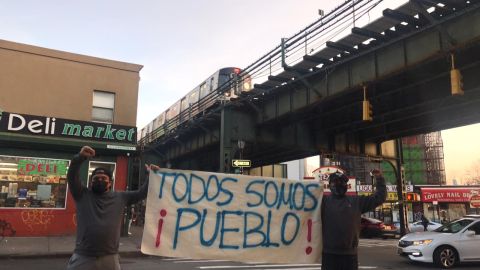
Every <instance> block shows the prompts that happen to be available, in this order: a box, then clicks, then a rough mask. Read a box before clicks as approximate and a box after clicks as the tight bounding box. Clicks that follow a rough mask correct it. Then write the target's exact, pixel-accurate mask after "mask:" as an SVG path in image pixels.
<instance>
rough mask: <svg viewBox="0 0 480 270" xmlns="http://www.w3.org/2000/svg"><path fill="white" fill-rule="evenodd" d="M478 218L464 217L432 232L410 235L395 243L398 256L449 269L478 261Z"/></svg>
mask: <svg viewBox="0 0 480 270" xmlns="http://www.w3.org/2000/svg"><path fill="white" fill-rule="evenodd" d="M478 247H480V218H475V217H464V218H461V219H458V220H454V221H452V222H450V223H447V224H445V225H444V226H441V227H439V228H437V229H436V230H434V231H432V232H415V233H409V234H407V235H405V236H403V237H402V238H400V241H399V242H398V250H397V252H398V254H399V255H402V256H405V257H407V258H409V259H410V260H412V261H419V262H429V263H435V264H436V265H438V266H440V267H442V268H452V267H454V266H455V265H456V264H458V263H459V262H474V261H480V249H479V248H478Z"/></svg>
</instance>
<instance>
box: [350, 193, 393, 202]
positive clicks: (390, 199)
mask: <svg viewBox="0 0 480 270" xmlns="http://www.w3.org/2000/svg"><path fill="white" fill-rule="evenodd" d="M358 195H365V196H369V195H372V192H358ZM387 201H398V195H397V193H396V192H387Z"/></svg>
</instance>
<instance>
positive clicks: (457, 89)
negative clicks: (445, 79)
mask: <svg viewBox="0 0 480 270" xmlns="http://www.w3.org/2000/svg"><path fill="white" fill-rule="evenodd" d="M450 81H451V84H452V95H453V96H456V95H460V96H461V95H463V93H464V92H463V78H462V74H461V73H460V70H458V69H452V70H450Z"/></svg>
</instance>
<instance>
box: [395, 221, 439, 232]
mask: <svg viewBox="0 0 480 270" xmlns="http://www.w3.org/2000/svg"><path fill="white" fill-rule="evenodd" d="M394 225H395V227H396V228H397V233H400V222H395V223H394ZM441 226H442V224H441V223H438V222H434V221H429V222H428V227H427V231H429V232H431V231H434V230H436V229H437V228H440V227H441ZM408 230H409V232H423V224H422V222H421V221H415V222H413V223H408Z"/></svg>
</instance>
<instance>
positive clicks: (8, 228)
mask: <svg viewBox="0 0 480 270" xmlns="http://www.w3.org/2000/svg"><path fill="white" fill-rule="evenodd" d="M15 233H16V231H15V230H14V229H13V227H12V224H10V223H9V222H7V221H6V220H3V219H0V239H3V238H4V237H11V236H15Z"/></svg>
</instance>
